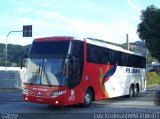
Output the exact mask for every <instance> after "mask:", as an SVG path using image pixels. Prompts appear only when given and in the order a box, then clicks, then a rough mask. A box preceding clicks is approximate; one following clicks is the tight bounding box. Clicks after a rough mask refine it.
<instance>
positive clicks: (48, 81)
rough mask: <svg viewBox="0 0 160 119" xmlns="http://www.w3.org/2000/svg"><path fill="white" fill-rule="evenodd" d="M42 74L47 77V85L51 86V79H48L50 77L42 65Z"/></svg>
mask: <svg viewBox="0 0 160 119" xmlns="http://www.w3.org/2000/svg"><path fill="white" fill-rule="evenodd" d="M44 74H45V77H46V79H47V83H48V85H49V86H50V87H51V86H52V85H51V81H50V78H49V76H48V74H47V72H46V70H45V66H44Z"/></svg>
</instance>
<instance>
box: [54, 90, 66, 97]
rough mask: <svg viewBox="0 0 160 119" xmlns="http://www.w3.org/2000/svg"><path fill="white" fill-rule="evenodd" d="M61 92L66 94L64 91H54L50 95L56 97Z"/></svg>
mask: <svg viewBox="0 0 160 119" xmlns="http://www.w3.org/2000/svg"><path fill="white" fill-rule="evenodd" d="M63 94H66V91H55V92H53V93H52V97H58V96H60V95H63Z"/></svg>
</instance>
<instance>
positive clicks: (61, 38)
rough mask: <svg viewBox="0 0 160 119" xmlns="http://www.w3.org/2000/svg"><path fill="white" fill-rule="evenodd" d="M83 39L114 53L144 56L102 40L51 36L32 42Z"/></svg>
mask: <svg viewBox="0 0 160 119" xmlns="http://www.w3.org/2000/svg"><path fill="white" fill-rule="evenodd" d="M84 39H85V40H86V42H87V43H89V44H92V45H97V46H100V47H104V48H109V49H113V50H116V51H120V52H124V53H128V54H134V55H139V56H143V57H145V56H144V55H142V54H140V53H139V54H138V53H135V52H131V51H128V50H125V49H123V48H122V47H120V46H116V45H112V44H109V43H107V42H106V41H102V40H101V41H100V40H95V39H93V40H92V39H91V38H77V37H72V36H53V37H43V38H36V39H35V40H34V42H43V41H61V40H80V41H84Z"/></svg>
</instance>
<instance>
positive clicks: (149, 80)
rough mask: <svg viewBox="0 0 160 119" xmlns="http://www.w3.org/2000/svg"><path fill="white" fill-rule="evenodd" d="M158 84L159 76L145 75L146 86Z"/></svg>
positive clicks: (155, 74)
mask: <svg viewBox="0 0 160 119" xmlns="http://www.w3.org/2000/svg"><path fill="white" fill-rule="evenodd" d="M154 84H160V76H159V75H158V74H157V73H156V72H150V73H147V86H148V85H154Z"/></svg>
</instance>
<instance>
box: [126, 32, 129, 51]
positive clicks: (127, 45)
mask: <svg viewBox="0 0 160 119" xmlns="http://www.w3.org/2000/svg"><path fill="white" fill-rule="evenodd" d="M126 50H129V37H128V34H126Z"/></svg>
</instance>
